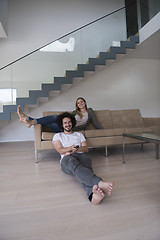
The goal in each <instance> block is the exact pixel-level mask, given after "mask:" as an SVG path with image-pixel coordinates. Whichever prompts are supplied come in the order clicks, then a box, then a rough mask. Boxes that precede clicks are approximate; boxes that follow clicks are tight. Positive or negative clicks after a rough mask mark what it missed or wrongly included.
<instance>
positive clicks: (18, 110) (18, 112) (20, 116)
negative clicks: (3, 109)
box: [17, 105, 27, 122]
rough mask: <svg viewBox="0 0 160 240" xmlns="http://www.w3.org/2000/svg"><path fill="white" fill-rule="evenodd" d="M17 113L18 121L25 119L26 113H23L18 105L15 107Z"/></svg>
mask: <svg viewBox="0 0 160 240" xmlns="http://www.w3.org/2000/svg"><path fill="white" fill-rule="evenodd" d="M17 114H18V117H19V120H20V122H24V121H26V120H27V116H26V114H24V112H22V110H21V106H20V105H19V106H18V107H17Z"/></svg>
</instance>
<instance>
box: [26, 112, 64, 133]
mask: <svg viewBox="0 0 160 240" xmlns="http://www.w3.org/2000/svg"><path fill="white" fill-rule="evenodd" d="M57 117H58V115H49V116H46V117H41V118H31V117H27V120H35V121H36V124H42V125H43V126H45V127H49V128H51V129H52V130H53V131H54V132H56V133H58V132H61V129H60V128H59V126H58V124H57Z"/></svg>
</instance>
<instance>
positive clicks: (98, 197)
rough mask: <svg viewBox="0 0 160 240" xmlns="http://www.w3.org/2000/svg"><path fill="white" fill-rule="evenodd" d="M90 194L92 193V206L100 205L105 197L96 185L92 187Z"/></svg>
mask: <svg viewBox="0 0 160 240" xmlns="http://www.w3.org/2000/svg"><path fill="white" fill-rule="evenodd" d="M92 192H93V195H92V201H91V202H92V204H93V205H98V204H100V202H101V201H102V199H103V198H104V196H105V194H104V192H103V191H102V190H101V189H100V188H99V187H98V186H97V185H94V186H93V188H92Z"/></svg>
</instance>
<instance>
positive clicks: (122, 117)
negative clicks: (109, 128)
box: [110, 109, 144, 128]
mask: <svg viewBox="0 0 160 240" xmlns="http://www.w3.org/2000/svg"><path fill="white" fill-rule="evenodd" d="M110 112H111V118H112V123H113V128H122V127H123V128H127V127H128V128H132V127H144V121H143V118H142V116H141V113H140V111H139V109H129V110H112V111H110Z"/></svg>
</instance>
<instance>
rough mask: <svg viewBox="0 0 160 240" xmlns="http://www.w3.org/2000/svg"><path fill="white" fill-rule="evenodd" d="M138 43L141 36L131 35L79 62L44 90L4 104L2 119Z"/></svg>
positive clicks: (59, 88) (47, 95) (7, 117)
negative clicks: (14, 103)
mask: <svg viewBox="0 0 160 240" xmlns="http://www.w3.org/2000/svg"><path fill="white" fill-rule="evenodd" d="M137 43H139V37H138V36H137V35H135V36H131V37H130V38H129V39H128V40H127V41H121V42H120V47H110V49H109V50H108V51H107V52H100V53H99V55H98V56H97V57H96V58H89V59H88V62H87V63H86V64H78V65H77V68H76V70H69V71H66V76H65V77H54V83H49V84H47V83H46V84H42V90H30V91H29V97H25V98H23V97H22V98H17V99H16V105H4V106H3V113H0V120H11V112H16V111H17V106H18V105H21V109H22V111H23V110H24V106H25V105H33V104H37V99H38V98H46V97H47V98H48V97H49V92H51V91H52V92H57V91H59V92H61V91H62V85H64V84H65V85H68V86H71V85H72V84H73V78H84V72H85V71H95V66H96V65H106V60H113V61H114V60H116V55H117V54H126V49H135V47H136V44H137Z"/></svg>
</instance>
